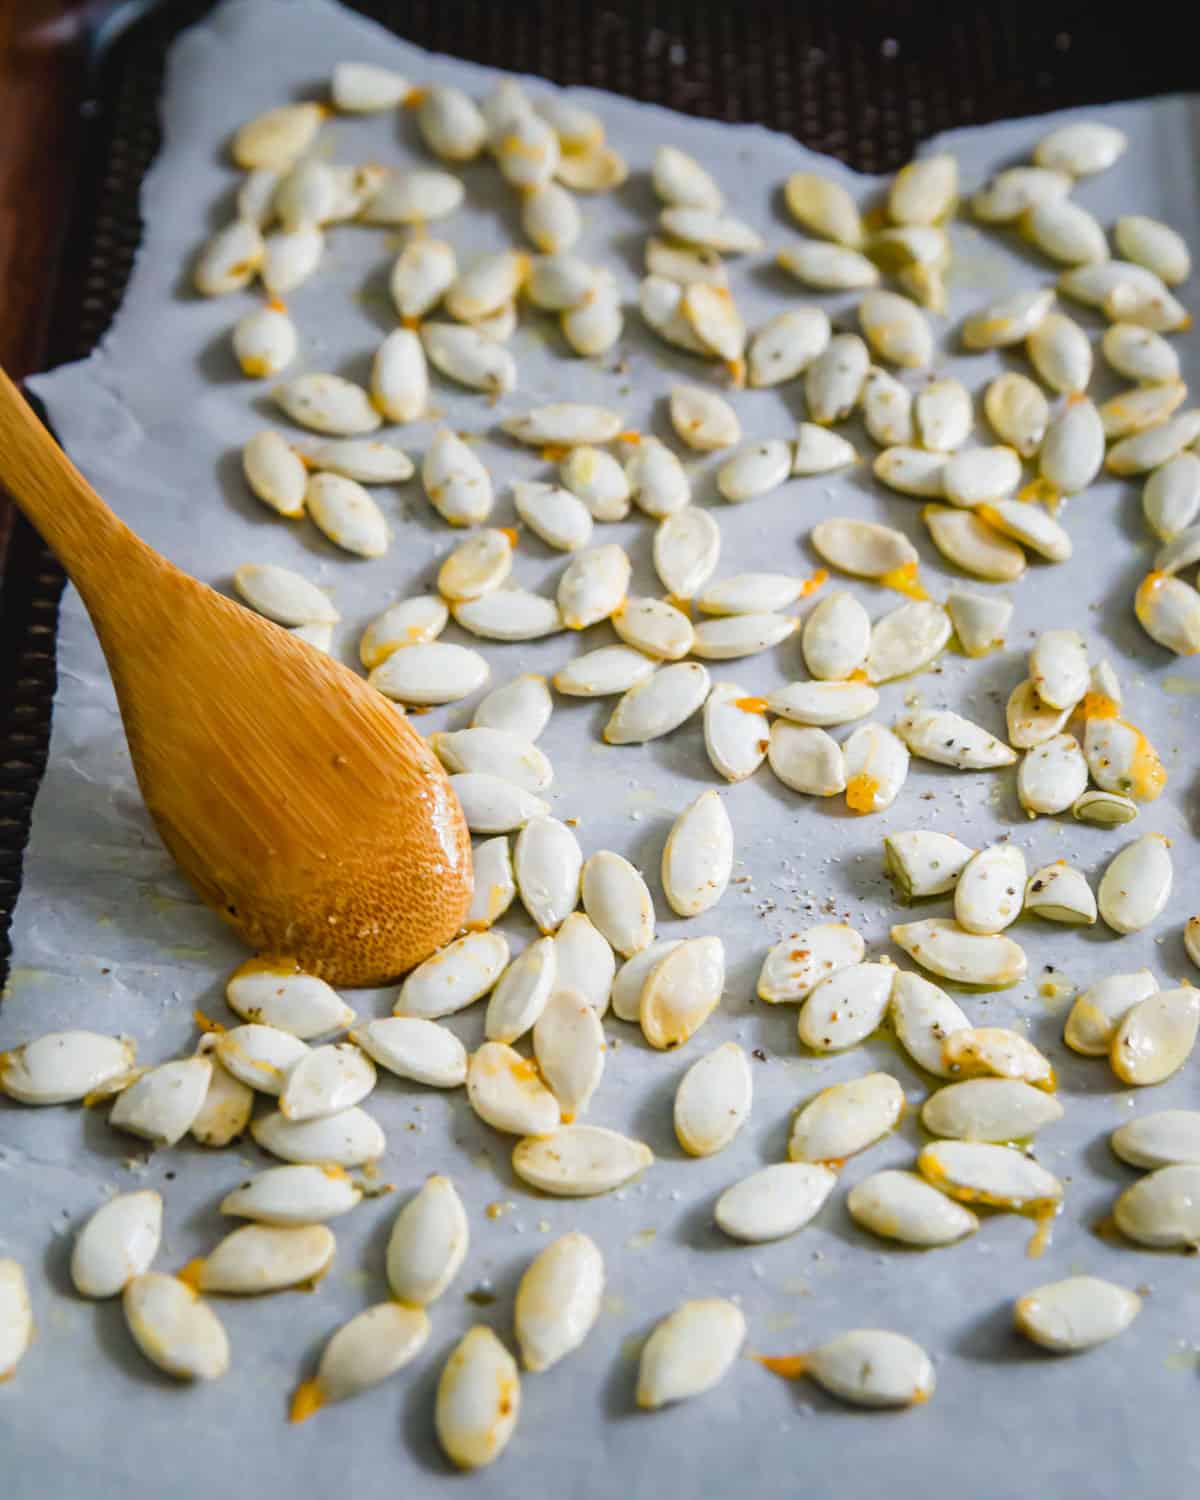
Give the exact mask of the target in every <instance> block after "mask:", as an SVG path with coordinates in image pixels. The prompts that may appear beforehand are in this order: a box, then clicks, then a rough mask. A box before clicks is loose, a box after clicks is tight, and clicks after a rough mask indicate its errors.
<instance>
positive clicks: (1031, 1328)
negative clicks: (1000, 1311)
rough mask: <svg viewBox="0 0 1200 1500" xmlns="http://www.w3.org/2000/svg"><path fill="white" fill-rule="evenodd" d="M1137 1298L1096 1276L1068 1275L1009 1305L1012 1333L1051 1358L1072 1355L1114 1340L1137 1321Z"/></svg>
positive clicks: (1140, 1303) (1140, 1306) (1138, 1302)
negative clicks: (1012, 1326) (1020, 1336)
mask: <svg viewBox="0 0 1200 1500" xmlns="http://www.w3.org/2000/svg"><path fill="white" fill-rule="evenodd" d="M1141 1308H1142V1299H1141V1298H1140V1297H1139V1296H1138V1295H1137V1293H1136V1292H1130V1291H1126V1289H1125V1288H1124V1287H1123V1286H1116V1285H1115V1284H1114V1283H1113V1282H1111V1281H1101V1279H1100V1278H1099V1277H1098V1276H1069V1277H1067V1279H1066V1280H1065V1281H1055V1282H1051V1283H1050V1285H1048V1286H1039V1287H1035V1288H1034V1290H1033V1291H1032V1292H1026V1293H1025V1295H1024V1296H1023V1297H1018V1298H1017V1301H1016V1303H1015V1304H1014V1306H1013V1321H1014V1322H1015V1324H1016V1327H1017V1332H1018V1333H1023V1334H1024V1335H1025V1337H1026V1338H1027V1339H1029V1340H1030V1342H1031V1343H1034V1344H1039V1345H1040V1346H1041V1347H1042V1348H1043V1349H1049V1350H1051V1351H1052V1352H1053V1353H1055V1354H1077V1353H1078V1352H1079V1351H1080V1350H1082V1349H1094V1348H1095V1347H1096V1345H1097V1344H1103V1343H1106V1342H1107V1341H1108V1340H1109V1339H1113V1338H1116V1336H1117V1334H1119V1333H1124V1331H1125V1330H1126V1329H1127V1328H1128V1327H1129V1325H1130V1324H1131V1323H1132V1322H1133V1320H1134V1318H1136V1317H1137V1315H1138V1313H1139V1312H1140V1311H1141Z"/></svg>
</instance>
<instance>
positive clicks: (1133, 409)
mask: <svg viewBox="0 0 1200 1500" xmlns="http://www.w3.org/2000/svg"><path fill="white" fill-rule="evenodd" d="M1186 397H1187V386H1186V385H1184V383H1183V381H1182V380H1173V381H1168V382H1165V383H1163V384H1161V385H1138V386H1134V387H1133V388H1132V389H1131V390H1127V391H1120V392H1118V394H1117V395H1115V396H1113V397H1112V398H1111V399H1110V400H1108V401H1106V402H1105V403H1104V405H1103V406H1102V407H1101V408H1100V420H1101V421H1102V422H1103V423H1104V435H1105V437H1107V438H1110V439H1116V438H1124V437H1130V436H1131V435H1132V434H1134V433H1136V432H1145V431H1146V429H1147V428H1149V427H1157V426H1158V425H1159V424H1160V423H1162V422H1165V421H1166V420H1167V418H1168V417H1169V416H1171V415H1172V414H1173V413H1174V412H1175V411H1176V410H1177V409H1178V408H1179V407H1180V406H1182V405H1183V402H1184V400H1185V399H1186Z"/></svg>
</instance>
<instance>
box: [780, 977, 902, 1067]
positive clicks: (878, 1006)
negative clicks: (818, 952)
mask: <svg viewBox="0 0 1200 1500" xmlns="http://www.w3.org/2000/svg"><path fill="white" fill-rule="evenodd" d="M895 974H896V969H895V966H894V965H893V964H891V963H878V964H853V965H851V966H850V967H849V968H845V969H839V970H838V972H837V973H836V974H830V975H829V976H828V978H826V979H822V980H821V982H820V983H819V984H818V985H817V986H816V988H815V989H814V990H813V992H812V993H811V994H810V995H809V997H808V999H807V1000H806V1001H805V1002H804V1004H803V1006H802V1007H801V1009H800V1018H799V1024H798V1030H799V1036H800V1041H801V1043H802V1045H803V1046H805V1047H809V1048H811V1049H812V1051H814V1052H844V1051H846V1050H847V1048H849V1047H857V1046H858V1044H859V1042H863V1041H865V1040H866V1039H867V1037H869V1036H870V1035H871V1034H872V1032H875V1031H878V1029H879V1027H880V1026H881V1025H882V1023H883V1018H884V1016H885V1015H886V1014H887V1009H888V1003H889V1001H890V1000H891V998H892V980H893V979H894V978H895Z"/></svg>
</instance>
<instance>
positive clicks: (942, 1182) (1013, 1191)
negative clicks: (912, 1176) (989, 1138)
mask: <svg viewBox="0 0 1200 1500" xmlns="http://www.w3.org/2000/svg"><path fill="white" fill-rule="evenodd" d="M917 1170H918V1171H919V1172H920V1173H921V1176H922V1177H924V1178H925V1179H926V1181H928V1182H931V1183H933V1185H934V1187H937V1188H940V1189H941V1190H942V1192H943V1193H947V1194H948V1195H949V1196H950V1197H951V1198H955V1199H957V1200H958V1202H960V1203H982V1204H986V1205H987V1206H988V1207H989V1208H1004V1209H1008V1210H1010V1211H1011V1212H1014V1213H1022V1212H1030V1213H1039V1212H1044V1211H1045V1209H1046V1208H1048V1207H1050V1206H1053V1207H1055V1208H1057V1206H1058V1204H1059V1203H1061V1201H1062V1195H1063V1185H1062V1183H1061V1182H1060V1181H1059V1180H1058V1178H1057V1177H1055V1176H1054V1175H1053V1174H1052V1173H1050V1172H1047V1171H1046V1169H1045V1167H1042V1166H1039V1165H1038V1163H1037V1162H1035V1161H1033V1160H1032V1159H1031V1158H1030V1157H1028V1156H1024V1155H1023V1154H1022V1153H1021V1152H1020V1151H1014V1150H1013V1149H1012V1148H1011V1147H1009V1146H994V1145H990V1144H987V1143H985V1142H982V1141H934V1142H933V1143H932V1144H931V1145H928V1146H926V1147H924V1149H923V1150H922V1151H921V1153H920V1154H919V1155H918V1157H917Z"/></svg>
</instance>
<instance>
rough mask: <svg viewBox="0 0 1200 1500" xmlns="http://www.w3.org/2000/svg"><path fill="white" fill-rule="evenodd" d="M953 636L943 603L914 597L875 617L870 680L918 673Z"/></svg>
mask: <svg viewBox="0 0 1200 1500" xmlns="http://www.w3.org/2000/svg"><path fill="white" fill-rule="evenodd" d="M949 639H950V616H949V615H948V614H947V613H946V611H945V610H944V609H943V608H942V606H941V605H940V604H934V603H933V602H932V601H931V600H925V599H913V600H910V601H909V602H908V603H907V604H901V605H899V606H898V608H896V609H894V610H892V611H891V613H890V614H886V615H884V616H883V618H882V619H880V620H876V622H875V624H874V626H873V627H872V630H871V647H870V650H869V651H868V653H867V661H866V673H867V680H868V681H869V682H871V683H873V684H877V683H881V682H891V681H893V680H894V679H895V678H897V677H908V676H909V675H911V674H912V673H913V672H919V671H920V670H921V669H922V668H923V667H927V666H928V665H929V664H930V662H932V661H934V660H935V659H936V658H937V657H938V656H940V655H941V653H942V651H943V650H944V648H945V646H946V643H947V642H948V641H949Z"/></svg>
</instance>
